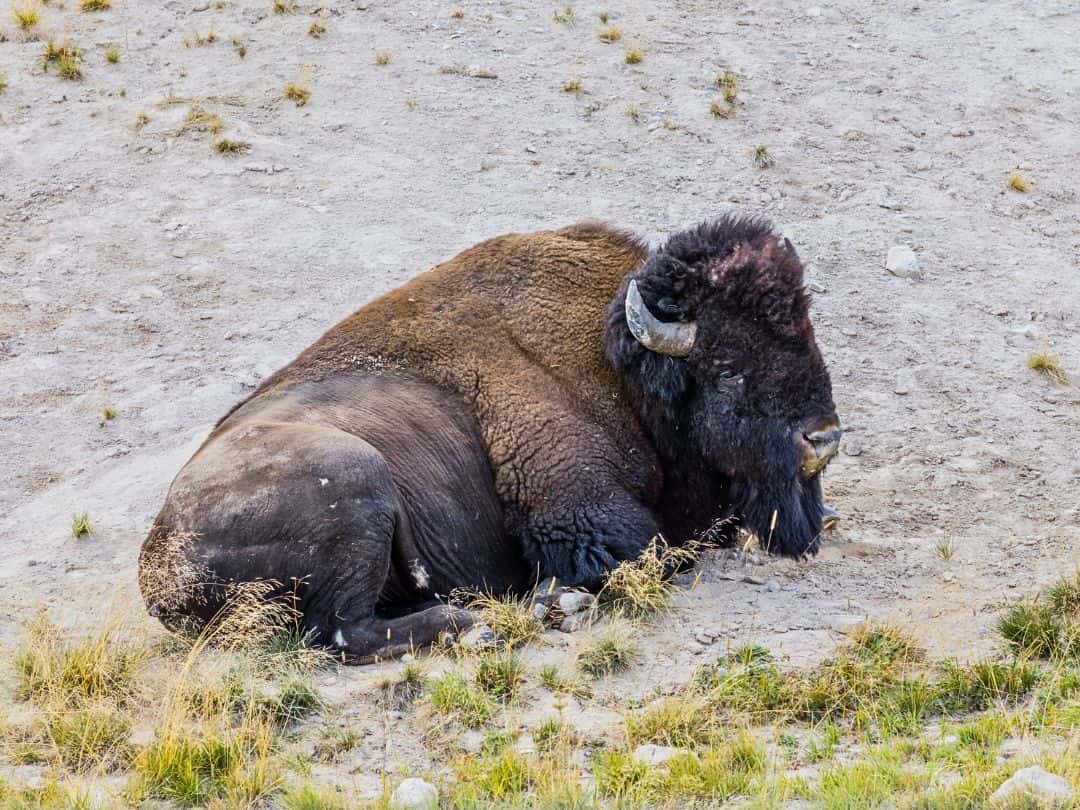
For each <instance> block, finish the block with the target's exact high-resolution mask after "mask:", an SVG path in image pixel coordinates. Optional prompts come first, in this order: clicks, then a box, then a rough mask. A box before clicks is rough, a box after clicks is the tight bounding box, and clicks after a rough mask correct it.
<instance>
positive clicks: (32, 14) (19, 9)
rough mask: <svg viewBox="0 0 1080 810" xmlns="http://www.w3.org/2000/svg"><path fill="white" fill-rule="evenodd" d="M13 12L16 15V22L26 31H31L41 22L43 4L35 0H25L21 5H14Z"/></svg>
mask: <svg viewBox="0 0 1080 810" xmlns="http://www.w3.org/2000/svg"><path fill="white" fill-rule="evenodd" d="M11 13H12V15H14V17H15V23H16V25H18V26H19V28H21V29H22V30H24V31H29V30H30V29H31V28H34V27H35V26H37V24H38V23H39V22H41V4H40V3H37V2H35V0H23V4H22V5H21V6H17V5H13V6H12V7H11Z"/></svg>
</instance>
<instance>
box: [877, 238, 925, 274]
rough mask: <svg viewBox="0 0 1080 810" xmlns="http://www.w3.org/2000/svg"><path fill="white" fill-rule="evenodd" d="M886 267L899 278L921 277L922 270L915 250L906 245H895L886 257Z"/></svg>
mask: <svg viewBox="0 0 1080 810" xmlns="http://www.w3.org/2000/svg"><path fill="white" fill-rule="evenodd" d="M885 269H886V270H888V271H889V272H890V273H892V274H893V275H894V276H897V277H898V278H919V276H921V275H922V271H921V270H920V268H919V260H918V258H917V257H916V256H915V251H913V250H912V249H911V248H909V247H907V246H906V245H893V246H892V247H891V248H889V253H888V255H887V256H886V257H885Z"/></svg>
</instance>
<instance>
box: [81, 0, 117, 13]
mask: <svg viewBox="0 0 1080 810" xmlns="http://www.w3.org/2000/svg"><path fill="white" fill-rule="evenodd" d="M110 8H112V0H79V9H80V10H82V11H108V10H109V9H110Z"/></svg>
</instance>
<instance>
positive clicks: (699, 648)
mask: <svg viewBox="0 0 1080 810" xmlns="http://www.w3.org/2000/svg"><path fill="white" fill-rule="evenodd" d="M686 649H688V650H689V651H690V652H691V653H692V654H694V655H701V654H702V653H703V652H705V645H704V644H698V643H697V642H696V641H691V642H690V643H689V644H687V645H686Z"/></svg>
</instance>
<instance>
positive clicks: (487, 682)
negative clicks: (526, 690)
mask: <svg viewBox="0 0 1080 810" xmlns="http://www.w3.org/2000/svg"><path fill="white" fill-rule="evenodd" d="M524 672H525V667H524V666H523V665H522V663H521V661H520V659H518V658H517V656H515V655H510V654H503V653H487V654H485V655H483V656H481V657H480V660H479V661H477V663H476V672H475V674H474V675H473V682H474V683H475V684H476V686H477V688H478V689H480V690H482V691H483V692H484V693H485V694H487V695H490V696H491V697H493V698H495V699H497V700H500V701H502V702H503V703H506V702H509V701H510V700H513V698H514V697H516V696H517V694H518V691H519V689H520V687H521V683H522V681H523V680H524Z"/></svg>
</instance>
